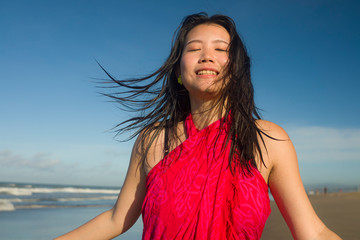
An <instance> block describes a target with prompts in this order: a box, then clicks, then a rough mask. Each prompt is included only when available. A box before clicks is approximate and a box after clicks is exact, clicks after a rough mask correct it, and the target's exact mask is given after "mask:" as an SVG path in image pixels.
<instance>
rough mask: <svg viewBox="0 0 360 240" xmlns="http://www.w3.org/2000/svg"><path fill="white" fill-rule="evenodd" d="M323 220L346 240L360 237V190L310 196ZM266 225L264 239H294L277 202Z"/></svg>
mask: <svg viewBox="0 0 360 240" xmlns="http://www.w3.org/2000/svg"><path fill="white" fill-rule="evenodd" d="M309 198H310V201H311V203H312V205H313V207H314V209H315V211H316V213H317V214H318V216H319V217H320V218H321V220H322V221H323V222H324V223H325V224H326V225H327V226H328V228H330V229H331V230H333V231H334V232H336V233H337V234H338V235H339V236H340V237H341V238H343V239H345V240H359V239H360V192H351V193H331V194H326V195H316V196H309ZM271 209H272V213H271V215H270V216H269V219H268V221H267V223H266V225H265V229H264V232H263V235H262V238H261V239H262V240H267V239H276V240H282V239H293V238H292V235H291V233H290V230H289V229H288V227H287V225H286V223H285V221H284V219H283V218H282V216H281V214H280V212H279V209H278V208H277V206H276V204H275V202H271Z"/></svg>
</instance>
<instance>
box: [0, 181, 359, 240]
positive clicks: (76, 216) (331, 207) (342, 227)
mask: <svg viewBox="0 0 360 240" xmlns="http://www.w3.org/2000/svg"><path fill="white" fill-rule="evenodd" d="M0 185H1V186H0V239H1V240H32V239H34V240H35V239H36V240H42V239H44V240H45V239H53V238H54V237H56V236H59V235H61V234H63V233H65V232H68V231H70V230H72V229H74V228H76V227H77V226H80V225H81V224H83V223H85V222H86V221H88V220H90V219H92V218H93V217H95V216H96V215H98V214H99V213H101V212H103V211H105V210H107V209H110V208H111V206H112V205H113V204H114V202H115V200H116V196H117V193H118V191H119V189H117V188H99V187H79V186H59V185H36V184H14V183H2V184H0ZM309 198H310V201H311V203H312V204H313V207H314V209H315V211H316V212H317V214H318V215H319V217H320V218H321V219H322V220H323V221H324V223H325V224H326V225H327V226H328V227H329V228H330V229H332V230H333V231H334V232H336V233H337V234H338V235H339V236H340V237H342V238H343V239H346V240H352V239H354V240H355V239H357V240H358V239H360V228H359V223H358V219H359V217H360V204H359V203H360V192H336V193H334V192H332V193H328V194H315V195H310V196H309ZM1 209H2V210H1ZM271 209H272V213H271V215H270V216H269V219H268V221H267V223H266V226H265V229H264V232H263V236H262V238H261V239H262V240H266V239H277V240H282V239H284V240H285V239H293V238H292V236H291V233H290V231H289V229H288V228H287V226H286V223H285V221H284V220H283V218H282V216H281V214H280V212H279V210H278V208H277V206H276V204H275V202H273V201H271ZM141 235H142V220H141V217H140V218H139V220H138V221H137V222H136V224H135V225H134V226H133V227H132V228H131V229H130V230H129V231H127V232H126V233H125V234H123V235H121V236H119V237H117V238H115V239H116V240H121V239H126V240H137V239H141Z"/></svg>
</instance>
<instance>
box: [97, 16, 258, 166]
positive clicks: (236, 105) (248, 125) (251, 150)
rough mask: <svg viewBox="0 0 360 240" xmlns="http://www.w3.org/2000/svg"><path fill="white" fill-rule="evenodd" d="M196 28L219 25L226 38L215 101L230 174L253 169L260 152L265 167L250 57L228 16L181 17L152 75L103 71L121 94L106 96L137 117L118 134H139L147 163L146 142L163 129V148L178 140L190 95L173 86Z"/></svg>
mask: <svg viewBox="0 0 360 240" xmlns="http://www.w3.org/2000/svg"><path fill="white" fill-rule="evenodd" d="M201 24H215V25H219V26H222V27H224V28H225V29H226V31H227V32H228V33H229V35H230V45H229V48H228V54H229V60H228V64H227V66H226V69H225V76H224V79H225V78H226V79H228V80H227V84H226V85H225V86H224V87H223V89H222V95H221V98H220V99H222V102H221V103H222V104H223V105H224V109H225V119H229V117H230V119H231V121H230V129H229V134H228V140H230V142H231V150H230V154H229V164H230V166H232V168H231V169H232V170H234V169H235V168H236V167H237V166H240V167H242V169H246V170H248V171H249V172H250V171H251V167H250V166H253V167H256V162H255V156H254V155H255V152H258V153H259V155H260V159H261V161H262V163H264V161H263V158H262V154H261V150H260V144H259V140H258V136H260V139H261V141H262V142H263V140H262V137H261V135H262V134H261V133H262V131H261V130H260V129H259V128H258V126H257V124H256V120H257V119H260V115H259V113H258V111H257V108H256V106H255V102H254V90H253V85H252V82H251V75H250V58H249V56H248V54H247V51H246V48H245V46H244V44H243V42H242V40H241V38H240V36H239V34H238V33H237V31H236V26H235V23H234V21H233V20H232V19H231V18H230V17H228V16H224V15H213V16H211V17H209V16H208V15H207V14H206V13H199V14H193V15H189V16H187V17H185V18H184V20H183V21H182V23H181V25H180V26H179V28H178V29H177V30H176V32H175V35H174V38H173V43H172V49H171V52H170V55H169V57H168V58H167V60H166V61H165V63H164V64H163V65H162V66H161V67H160V68H159V69H158V70H157V71H155V72H153V73H152V74H150V75H148V76H145V77H143V78H136V79H130V80H117V79H115V78H114V77H112V76H111V75H110V74H109V73H108V72H107V71H106V70H105V69H104V68H103V70H104V71H105V72H106V74H107V75H108V76H109V77H110V79H111V82H112V83H115V85H114V86H112V87H116V88H119V90H120V91H118V92H114V93H111V94H105V95H107V96H109V97H111V98H112V99H114V100H115V101H116V102H118V103H119V104H120V106H121V107H123V109H125V110H127V111H129V110H130V111H136V112H138V113H141V114H139V115H138V116H136V117H132V118H130V119H128V120H126V121H124V122H121V123H120V124H118V125H117V126H116V129H117V133H118V134H121V133H122V132H124V131H128V130H135V132H134V134H133V135H132V136H131V138H132V137H135V136H137V135H139V134H140V133H141V134H140V136H141V146H142V147H141V149H142V150H141V151H142V156H144V158H143V161H145V160H146V157H145V156H146V155H147V152H148V151H149V148H150V146H151V144H153V142H154V140H155V139H156V138H157V137H158V136H159V134H160V133H161V131H162V130H164V129H165V128H166V129H168V130H169V131H168V132H169V133H170V137H169V138H168V139H169V144H168V146H171V142H172V141H175V140H176V138H178V136H177V126H178V124H179V123H180V122H182V121H184V120H185V118H186V117H187V115H188V114H189V113H190V101H189V94H188V92H187V90H186V89H185V88H184V86H183V85H180V84H178V82H177V78H178V75H179V67H180V60H181V56H182V51H183V49H184V46H185V40H186V36H187V34H188V33H189V32H190V31H191V30H192V29H193V28H194V27H196V26H198V25H201ZM228 142H229V141H228ZM165 154H166V153H165V152H164V155H165Z"/></svg>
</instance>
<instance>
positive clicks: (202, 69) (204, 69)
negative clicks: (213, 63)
mask: <svg viewBox="0 0 360 240" xmlns="http://www.w3.org/2000/svg"><path fill="white" fill-rule="evenodd" d="M200 71H212V72H215V73H216V76H217V75H219V71H218V70H217V69H215V68H200V69H197V70H196V71H195V73H196V75H197V76H214V75H213V74H203V75H198V72H200Z"/></svg>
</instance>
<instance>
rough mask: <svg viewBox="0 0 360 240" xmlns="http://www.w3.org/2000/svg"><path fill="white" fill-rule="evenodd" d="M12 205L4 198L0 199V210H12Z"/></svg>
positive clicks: (13, 208)
mask: <svg viewBox="0 0 360 240" xmlns="http://www.w3.org/2000/svg"><path fill="white" fill-rule="evenodd" d="M14 210H15V207H14V205H13V204H12V203H11V202H10V201H9V200H6V199H0V211H14Z"/></svg>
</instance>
